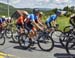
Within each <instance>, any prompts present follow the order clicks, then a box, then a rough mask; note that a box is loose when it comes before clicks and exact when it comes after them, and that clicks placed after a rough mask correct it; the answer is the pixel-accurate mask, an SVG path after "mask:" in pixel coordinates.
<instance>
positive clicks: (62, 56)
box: [54, 53, 75, 58]
mask: <svg viewBox="0 0 75 58" xmlns="http://www.w3.org/2000/svg"><path fill="white" fill-rule="evenodd" d="M54 56H55V57H56V58H75V54H74V55H69V54H66V53H56V54H54Z"/></svg>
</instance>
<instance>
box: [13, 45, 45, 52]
mask: <svg viewBox="0 0 75 58" xmlns="http://www.w3.org/2000/svg"><path fill="white" fill-rule="evenodd" d="M13 48H15V49H19V50H26V51H29V52H33V51H41V52H45V51H42V50H41V49H39V48H37V47H30V48H28V49H25V48H22V47H20V46H15V47H13Z"/></svg>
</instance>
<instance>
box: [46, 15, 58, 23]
mask: <svg viewBox="0 0 75 58" xmlns="http://www.w3.org/2000/svg"><path fill="white" fill-rule="evenodd" d="M56 18H57V15H56V14H54V15H51V16H50V17H49V18H48V19H47V21H46V23H51V22H52V21H53V20H56Z"/></svg>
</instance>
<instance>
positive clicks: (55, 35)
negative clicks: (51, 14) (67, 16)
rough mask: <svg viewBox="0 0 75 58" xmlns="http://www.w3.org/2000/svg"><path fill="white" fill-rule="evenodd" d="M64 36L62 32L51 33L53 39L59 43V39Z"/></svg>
mask: <svg viewBox="0 0 75 58" xmlns="http://www.w3.org/2000/svg"><path fill="white" fill-rule="evenodd" d="M61 34H62V31H60V30H55V31H53V32H52V33H51V37H52V39H53V40H54V41H55V42H59V37H60V35H61Z"/></svg>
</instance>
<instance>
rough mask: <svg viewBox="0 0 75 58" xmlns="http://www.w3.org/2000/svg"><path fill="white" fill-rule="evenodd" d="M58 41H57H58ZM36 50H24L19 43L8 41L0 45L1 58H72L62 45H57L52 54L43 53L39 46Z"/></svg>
mask: <svg viewBox="0 0 75 58" xmlns="http://www.w3.org/2000/svg"><path fill="white" fill-rule="evenodd" d="M56 40H57V39H56ZM35 47H36V49H27V50H25V49H22V48H21V47H20V46H19V44H18V43H14V42H12V39H7V38H6V42H5V44H4V45H3V46H1V45H0V58H71V57H72V56H70V55H68V54H67V53H66V51H65V49H64V48H63V47H62V46H61V44H60V43H59V42H58V43H55V45H54V48H53V50H52V51H50V52H45V51H42V50H41V49H40V48H39V47H38V45H37V44H35Z"/></svg>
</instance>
